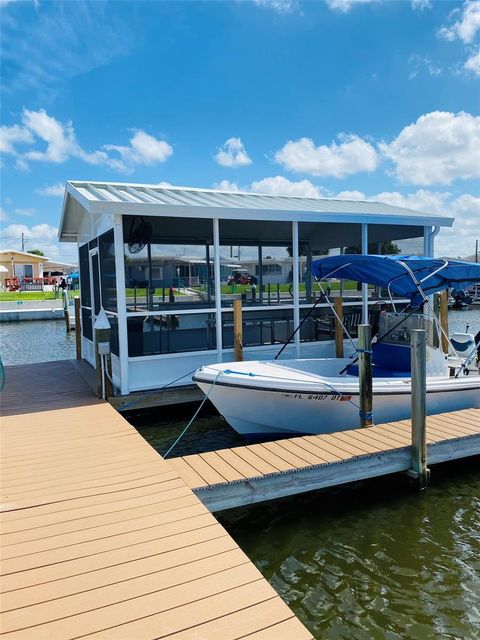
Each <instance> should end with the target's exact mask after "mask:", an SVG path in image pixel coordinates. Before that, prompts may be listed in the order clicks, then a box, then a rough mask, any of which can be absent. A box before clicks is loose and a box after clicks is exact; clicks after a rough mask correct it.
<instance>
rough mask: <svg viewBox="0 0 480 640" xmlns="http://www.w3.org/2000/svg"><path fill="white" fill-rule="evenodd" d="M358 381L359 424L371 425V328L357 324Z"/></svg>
mask: <svg viewBox="0 0 480 640" xmlns="http://www.w3.org/2000/svg"><path fill="white" fill-rule="evenodd" d="M358 383H359V387H360V411H359V413H360V426H361V427H371V426H372V424H373V420H372V408H373V400H372V397H373V389H372V328H371V326H370V325H369V324H359V325H358Z"/></svg>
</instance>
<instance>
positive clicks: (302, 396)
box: [282, 393, 352, 402]
mask: <svg viewBox="0 0 480 640" xmlns="http://www.w3.org/2000/svg"><path fill="white" fill-rule="evenodd" d="M282 396H283V397H284V398H292V399H293V400H334V401H335V400H336V401H338V402H348V401H349V400H351V399H352V396H343V395H335V394H328V393H324V394H320V393H283V394H282Z"/></svg>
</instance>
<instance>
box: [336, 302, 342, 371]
mask: <svg viewBox="0 0 480 640" xmlns="http://www.w3.org/2000/svg"><path fill="white" fill-rule="evenodd" d="M334 308H335V357H336V358H343V300H342V298H341V297H340V296H339V297H336V298H334Z"/></svg>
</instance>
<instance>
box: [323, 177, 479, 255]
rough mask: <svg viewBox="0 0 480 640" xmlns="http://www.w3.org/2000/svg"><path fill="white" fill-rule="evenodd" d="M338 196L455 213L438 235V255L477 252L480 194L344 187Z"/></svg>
mask: <svg viewBox="0 0 480 640" xmlns="http://www.w3.org/2000/svg"><path fill="white" fill-rule="evenodd" d="M335 198H340V199H345V200H369V201H372V202H384V203H385V204H391V205H394V206H397V207H405V208H407V209H414V210H416V211H423V212H425V213H437V214H442V215H446V216H450V217H453V218H455V222H454V225H453V227H452V228H448V227H445V228H444V227H442V229H441V231H440V233H439V235H438V236H437V239H436V242H435V255H437V256H440V255H444V256H454V257H455V256H467V255H469V254H471V253H473V250H474V244H475V239H476V238H478V234H479V220H480V198H479V197H478V196H474V195H471V194H469V193H464V194H462V195H460V196H458V195H453V194H452V193H450V192H448V191H429V190H428V189H419V190H418V191H415V192H412V193H407V194H402V193H399V192H398V191H383V192H381V193H376V194H374V195H370V196H367V195H366V194H365V193H362V192H361V191H342V192H340V193H337V194H336V195H335ZM469 242H470V244H471V245H472V246H471V247H470V246H469V244H468V243H469Z"/></svg>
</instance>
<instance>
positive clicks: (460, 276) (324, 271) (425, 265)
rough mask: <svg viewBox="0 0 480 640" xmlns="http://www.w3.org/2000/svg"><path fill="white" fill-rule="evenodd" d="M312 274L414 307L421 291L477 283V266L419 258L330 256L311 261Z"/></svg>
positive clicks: (479, 268) (479, 277) (479, 273)
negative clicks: (370, 288)
mask: <svg viewBox="0 0 480 640" xmlns="http://www.w3.org/2000/svg"><path fill="white" fill-rule="evenodd" d="M312 273H313V275H314V276H315V277H316V278H317V279H318V280H327V279H328V278H342V279H346V280H355V281H357V282H364V283H367V284H373V285H376V286H377V287H384V288H387V289H389V290H390V291H391V292H392V293H395V294H397V295H399V296H403V297H405V298H410V300H411V302H412V304H414V305H417V304H421V302H423V296H422V294H421V291H423V293H424V294H425V295H431V294H432V293H436V292H437V291H443V290H444V289H448V288H450V287H456V288H457V289H463V288H464V287H467V286H470V285H472V284H476V283H480V264H477V263H474V262H464V261H461V260H443V259H441V258H426V257H422V256H394V255H386V256H378V255H363V254H355V253H353V254H344V255H340V256H330V257H328V258H320V259H319V260H315V261H314V262H312Z"/></svg>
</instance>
